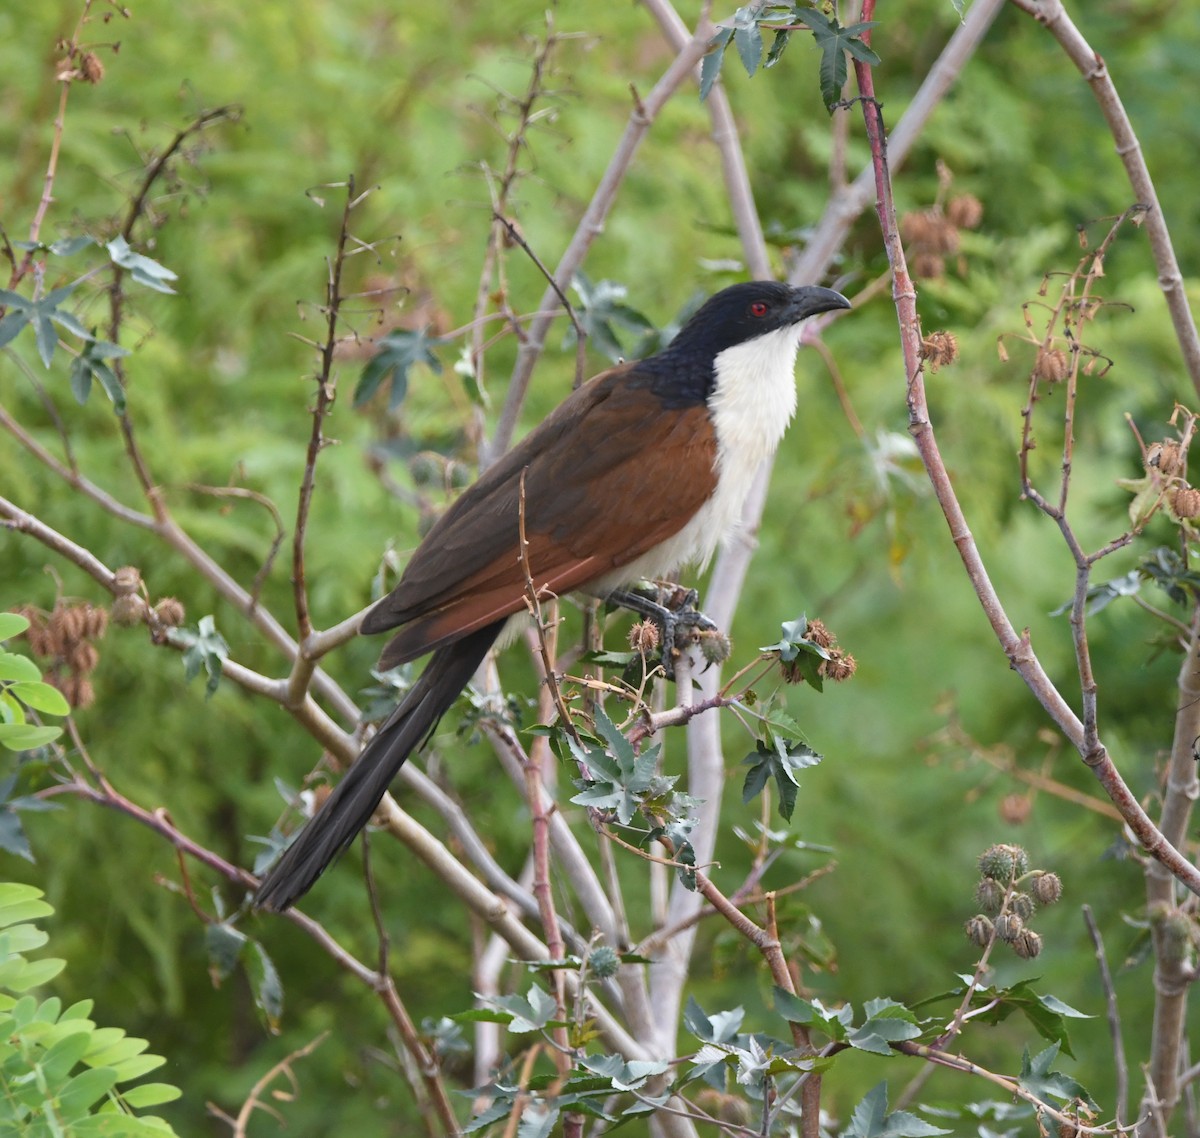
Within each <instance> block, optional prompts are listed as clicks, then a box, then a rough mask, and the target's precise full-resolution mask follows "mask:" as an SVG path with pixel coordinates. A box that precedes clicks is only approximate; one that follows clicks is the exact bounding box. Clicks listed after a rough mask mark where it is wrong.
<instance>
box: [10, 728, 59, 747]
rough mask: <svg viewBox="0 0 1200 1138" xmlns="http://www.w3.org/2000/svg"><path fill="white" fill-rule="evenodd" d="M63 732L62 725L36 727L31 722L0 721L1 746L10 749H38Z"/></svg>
mask: <svg viewBox="0 0 1200 1138" xmlns="http://www.w3.org/2000/svg"><path fill="white" fill-rule="evenodd" d="M61 734H62V728H61V727H36V726H34V725H33V724H30V723H0V746H4V747H7V748H8V749H9V750H10V751H36V750H37V748H38V747H44V746H45V745H46V744H47V743H52V742H53V741H54V740H55V739H57V738H58V737H59V736H60V735H61Z"/></svg>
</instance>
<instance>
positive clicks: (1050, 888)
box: [1029, 870, 1063, 905]
mask: <svg viewBox="0 0 1200 1138" xmlns="http://www.w3.org/2000/svg"><path fill="white" fill-rule="evenodd" d="M1029 891H1030V892H1031V893H1032V894H1033V896H1034V900H1036V901H1037V903H1038V904H1039V905H1053V904H1054V902H1055V901H1057V900H1059V899H1060V898H1061V897H1062V891H1063V886H1062V878H1061V877H1059V876H1058V874H1057V873H1047V872H1045V871H1044V870H1041V871H1039V872H1037V873H1035V874H1034V875H1033V878H1032V879H1031V880H1030V882H1029Z"/></svg>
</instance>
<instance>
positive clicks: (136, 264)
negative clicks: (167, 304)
mask: <svg viewBox="0 0 1200 1138" xmlns="http://www.w3.org/2000/svg"><path fill="white" fill-rule="evenodd" d="M104 247H105V249H107V250H108V255H109V256H110V257H111V258H112V260H113V264H114V265H120V266H121V268H123V269H127V270H128V271H129V273H130V275H131V276H132V277H133V279H134V280H135V281H137V283H138V284H140V285H145V286H146V288H151V289H153V290H154V291H155V292H165V293H171V294H172V295H173V294H174V292H175V290H174V289H173V288H171V286H170V284H168V282H169V281H176V280H178V279H179V275H178V274H177V273H173V272H171V270H170V269H168V268H165V267H164V266H162V265H160V264H159V263H158V262H157V261H154V260H151V258H149V257H144V256H143V255H142V254H141V253H135V252H134V251H133V250H132V249H131V248H130V247H129V242H128V241H126V240H125V238H124V237H121V236H117V237H114V238H113V239H112V240H111V241H110V242H108V244H107V245H105V246H104Z"/></svg>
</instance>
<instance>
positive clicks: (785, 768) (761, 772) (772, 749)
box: [742, 731, 821, 821]
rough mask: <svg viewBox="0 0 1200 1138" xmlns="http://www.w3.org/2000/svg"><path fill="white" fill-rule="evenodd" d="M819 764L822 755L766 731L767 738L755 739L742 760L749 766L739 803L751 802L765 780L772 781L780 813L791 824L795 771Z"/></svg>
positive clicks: (763, 785)
mask: <svg viewBox="0 0 1200 1138" xmlns="http://www.w3.org/2000/svg"><path fill="white" fill-rule="evenodd" d="M820 761H821V756H820V755H818V754H817V752H816V751H814V750H813V749H812V748H811V747H809V746H808V745H807V744H806V743H796V742H792V741H791V740H788V739H785V738H783V737H782V736H779V735H775V734H774V733H773V732H770V731H768V732H767V739H766V740H765V741H764V740H762V739H760V740H758V742H757V743H756V744H755V749H754V750H753V751H751V752H750V754H748V755H747V756H746V757H745V758H744V759H743V760H742V763H743V765H745V766H747V767H749V769H748V770H747V771H746V777H745V780H744V781H743V783H742V802H743V803H748V802H751V801H753V799H754V798H756V797H757V796H758V795H759V794H760V793H761V792H762V789H763V787H765V786H766V784H767V780H768V779H769V778H773V779H774V780H775V786H776V789H777V791H778V795H779V813H780V814H781V815H782V816H783V817H784V818H785V819H787V820H788V821H790V820H791V817H792V813H793V812H794V810H795V808H796V798H797V794H798V792H799V787H800V784H799V782H798V781H797V779H796V772H797V771H801V770H804V769H805V768H806V767H812V766H816V764H817V763H819V762H820Z"/></svg>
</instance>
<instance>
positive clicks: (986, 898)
mask: <svg viewBox="0 0 1200 1138" xmlns="http://www.w3.org/2000/svg"><path fill="white" fill-rule="evenodd" d="M975 903H976V904H977V905H978V906H979V907H980V908H981V909H982V910H983V911H984V912H985V913H987V915H988V916H989V917H994V916H995V915H996V914H997V913H998V912H1000V910H1001V909H1002V908H1003V907H1004V886H1003V885H1001V884H1000V882H998V881H996V880H995V879H994V878H991V877H984V878H982V879H981V880H980V882H979V884H978V885H977V886H976V887H975Z"/></svg>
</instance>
